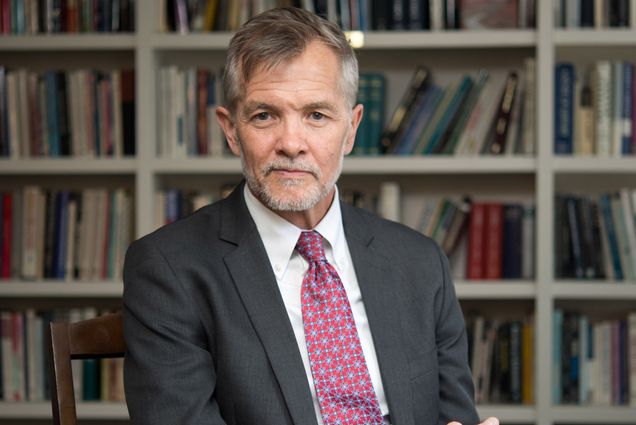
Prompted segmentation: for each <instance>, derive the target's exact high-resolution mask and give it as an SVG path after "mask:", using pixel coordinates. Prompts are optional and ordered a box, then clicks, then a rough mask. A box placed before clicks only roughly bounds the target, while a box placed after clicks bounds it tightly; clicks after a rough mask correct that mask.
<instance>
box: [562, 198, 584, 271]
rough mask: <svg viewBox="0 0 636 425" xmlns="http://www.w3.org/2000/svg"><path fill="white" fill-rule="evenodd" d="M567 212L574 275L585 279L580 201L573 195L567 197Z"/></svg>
mask: <svg viewBox="0 0 636 425" xmlns="http://www.w3.org/2000/svg"><path fill="white" fill-rule="evenodd" d="M565 208H566V214H567V216H568V226H569V227H570V240H571V242H572V245H571V247H572V260H573V264H574V277H576V278H577V279H583V278H584V277H585V273H584V267H583V250H582V244H581V223H580V220H579V209H580V206H579V202H577V199H576V198H574V197H571V196H568V197H566V199H565Z"/></svg>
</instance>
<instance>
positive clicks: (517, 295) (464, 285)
mask: <svg viewBox="0 0 636 425" xmlns="http://www.w3.org/2000/svg"><path fill="white" fill-rule="evenodd" d="M455 291H456V293H457V297H458V298H459V299H460V300H469V299H486V300H492V299H534V297H535V295H536V293H537V287H536V285H535V284H534V283H528V282H527V281H523V280H514V281H508V280H501V281H492V280H475V281H459V280H458V281H455Z"/></svg>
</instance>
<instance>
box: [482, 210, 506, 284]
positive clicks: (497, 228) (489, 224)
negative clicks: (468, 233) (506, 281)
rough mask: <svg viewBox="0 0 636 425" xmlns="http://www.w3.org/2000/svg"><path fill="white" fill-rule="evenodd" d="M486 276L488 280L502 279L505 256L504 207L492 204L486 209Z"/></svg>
mask: <svg viewBox="0 0 636 425" xmlns="http://www.w3.org/2000/svg"><path fill="white" fill-rule="evenodd" d="M485 222H486V230H485V233H486V236H485V243H484V246H485V258H484V260H485V261H484V274H485V276H484V277H485V278H486V279H501V273H502V269H501V266H502V255H503V252H502V250H503V205H502V204H500V203H490V204H488V205H487V207H486V218H485Z"/></svg>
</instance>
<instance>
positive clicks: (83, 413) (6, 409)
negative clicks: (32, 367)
mask: <svg viewBox="0 0 636 425" xmlns="http://www.w3.org/2000/svg"><path fill="white" fill-rule="evenodd" d="M51 416H52V414H51V403H50V402H48V401H45V402H25V403H18V402H14V403H12V402H0V419H51ZM77 416H78V418H80V419H128V409H127V408H126V405H125V404H124V403H120V402H80V403H78V404H77Z"/></svg>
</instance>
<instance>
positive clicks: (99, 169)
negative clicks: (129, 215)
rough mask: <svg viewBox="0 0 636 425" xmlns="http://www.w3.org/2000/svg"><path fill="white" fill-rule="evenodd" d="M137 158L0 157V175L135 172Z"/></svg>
mask: <svg viewBox="0 0 636 425" xmlns="http://www.w3.org/2000/svg"><path fill="white" fill-rule="evenodd" d="M136 169H137V160H136V159H133V158H125V159H111V158H104V159H101V158H100V159H80V158H32V159H6V158H3V159H0V175H7V174H13V175H33V174H66V175H69V174H135V170H136Z"/></svg>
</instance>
